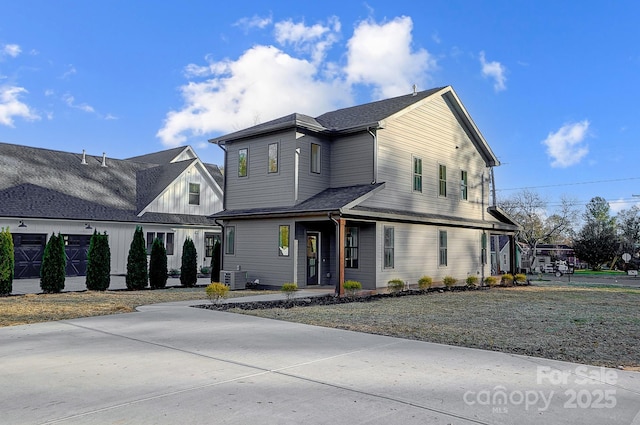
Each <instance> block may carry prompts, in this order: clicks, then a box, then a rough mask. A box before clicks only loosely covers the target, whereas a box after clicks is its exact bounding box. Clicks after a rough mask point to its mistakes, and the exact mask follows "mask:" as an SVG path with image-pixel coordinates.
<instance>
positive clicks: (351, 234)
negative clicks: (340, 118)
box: [344, 227, 358, 269]
mask: <svg viewBox="0 0 640 425" xmlns="http://www.w3.org/2000/svg"><path fill="white" fill-rule="evenodd" d="M344 266H345V267H346V268H348V269H357V268H358V228H357V227H346V228H345V235H344Z"/></svg>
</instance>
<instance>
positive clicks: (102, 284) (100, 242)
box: [87, 230, 111, 291]
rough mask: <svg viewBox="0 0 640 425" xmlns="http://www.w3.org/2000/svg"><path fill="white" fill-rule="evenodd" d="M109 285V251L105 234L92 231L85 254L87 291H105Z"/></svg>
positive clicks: (107, 238) (107, 237)
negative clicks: (87, 250)
mask: <svg viewBox="0 0 640 425" xmlns="http://www.w3.org/2000/svg"><path fill="white" fill-rule="evenodd" d="M110 283H111V249H110V248H109V236H107V232H105V233H104V234H102V235H101V234H100V233H98V232H97V231H95V230H94V231H93V236H91V241H90V242H89V253H88V254H87V289H88V290H90V291H106V290H107V289H109V284H110Z"/></svg>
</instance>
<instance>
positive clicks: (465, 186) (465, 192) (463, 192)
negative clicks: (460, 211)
mask: <svg viewBox="0 0 640 425" xmlns="http://www.w3.org/2000/svg"><path fill="white" fill-rule="evenodd" d="M460 199H462V200H463V201H466V200H468V199H469V182H468V181H467V172H466V171H465V170H461V171H460Z"/></svg>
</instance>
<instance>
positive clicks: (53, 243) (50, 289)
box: [40, 233, 67, 293]
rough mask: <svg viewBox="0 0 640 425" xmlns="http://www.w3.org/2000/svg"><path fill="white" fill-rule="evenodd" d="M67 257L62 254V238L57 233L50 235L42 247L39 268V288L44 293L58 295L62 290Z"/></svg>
mask: <svg viewBox="0 0 640 425" xmlns="http://www.w3.org/2000/svg"><path fill="white" fill-rule="evenodd" d="M66 266H67V256H66V254H65V252H64V238H63V237H62V236H61V235H60V233H58V235H57V236H56V234H55V233H52V234H51V237H50V238H49V241H48V242H47V245H46V246H45V247H44V256H43V257H42V266H40V288H42V292H45V293H58V292H61V291H62V290H63V289H64V279H65V277H66Z"/></svg>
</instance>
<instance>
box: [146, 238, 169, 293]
mask: <svg viewBox="0 0 640 425" xmlns="http://www.w3.org/2000/svg"><path fill="white" fill-rule="evenodd" d="M168 277H169V274H168V272H167V250H166V249H165V247H164V244H163V243H162V241H161V240H160V239H159V238H155V239H154V240H153V245H151V259H150V261H149V285H150V286H151V287H152V288H153V289H161V288H164V287H166V286H167V278H168Z"/></svg>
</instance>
